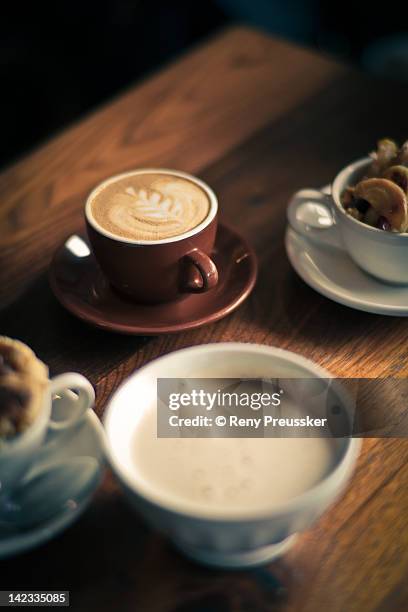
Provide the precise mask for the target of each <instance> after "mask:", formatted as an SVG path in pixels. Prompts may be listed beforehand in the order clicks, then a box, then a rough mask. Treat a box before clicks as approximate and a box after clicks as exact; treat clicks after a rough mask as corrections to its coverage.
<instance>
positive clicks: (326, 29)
mask: <svg viewBox="0 0 408 612" xmlns="http://www.w3.org/2000/svg"><path fill="white" fill-rule="evenodd" d="M401 6H402V5H398V4H397V3H394V4H392V3H388V4H387V3H384V4H383V5H377V4H376V5H374V3H373V2H370V3H368V2H365V1H362V2H347V1H343V2H339V1H336V0H333V1H332V2H330V1H327V0H326V1H324V0H321V1H317V0H208V1H204V2H201V1H199V0H198V1H194V0H190V1H189V0H175V1H166V0H150V1H148V0H116V1H114V0H100V2H98V3H95V2H90V1H87V0H82V1H80V0H70V1H67V0H58V2H54V3H53V4H51V3H48V2H47V3H45V2H27V3H21V2H18V1H17V2H7V3H6V5H5V6H2V9H1V19H0V39H1V40H0V78H1V88H0V111H1V112H0V122H1V123H0V129H1V135H2V138H1V142H2V146H1V147H0V166H5V165H8V164H9V163H11V162H12V161H14V160H15V159H16V158H18V157H19V156H21V155H22V154H24V153H25V152H27V151H29V150H30V149H31V148H33V147H35V146H36V145H37V144H39V143H40V142H41V141H43V140H45V139H46V138H48V137H50V136H51V135H52V134H54V133H55V132H56V131H58V130H60V129H61V128H62V127H64V126H65V125H67V124H68V123H70V122H72V121H74V120H75V119H76V118H78V117H80V116H81V115H83V114H84V113H86V112H87V111H89V110H90V109H93V108H94V107H96V106H97V105H99V104H101V103H103V102H104V101H105V100H107V99H109V98H110V97H112V96H113V95H115V94H116V93H117V92H118V91H120V90H122V89H123V88H125V87H127V86H129V85H130V84H131V83H133V82H136V81H138V80H140V79H141V78H142V77H144V76H145V75H146V74H148V73H149V72H151V71H153V70H155V69H156V68H158V67H159V66H161V65H163V64H164V63H166V62H168V61H169V60H171V59H172V58H174V57H175V56H177V55H178V54H180V53H181V52H182V51H183V50H185V49H186V48H188V47H189V46H191V45H193V44H194V43H196V42H198V41H199V40H200V39H202V38H203V37H205V36H209V35H211V33H212V32H215V31H216V30H217V28H221V27H223V26H224V25H227V24H228V23H233V22H241V23H247V24H252V25H255V26H257V27H260V28H263V29H264V30H267V31H269V32H271V33H274V34H277V35H279V36H281V37H283V38H287V39H289V40H293V41H295V42H298V43H299V44H302V45H306V46H310V47H312V48H315V49H317V50H320V51H324V52H326V53H330V54H332V55H335V56H338V57H340V58H341V59H342V60H346V61H349V62H354V63H356V64H359V65H360V67H362V68H363V69H364V70H368V71H371V72H374V73H379V74H382V75H386V76H392V77H393V78H397V79H401V80H404V79H406V80H408V33H407V24H408V21H407V19H406V18H407V9H403V8H401Z"/></svg>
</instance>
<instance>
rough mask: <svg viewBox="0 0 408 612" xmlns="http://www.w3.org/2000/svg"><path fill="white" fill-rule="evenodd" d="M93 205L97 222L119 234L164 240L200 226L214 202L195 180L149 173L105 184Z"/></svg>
mask: <svg viewBox="0 0 408 612" xmlns="http://www.w3.org/2000/svg"><path fill="white" fill-rule="evenodd" d="M91 207H92V215H93V217H94V218H95V221H96V222H97V223H98V224H99V225H100V226H101V227H102V228H104V229H106V230H108V231H109V232H111V233H113V234H115V235H117V236H119V237H123V238H129V239H132V240H161V239H164V238H170V237H172V236H178V235H181V234H184V233H185V232H188V231H189V230H191V229H194V228H195V227H197V225H199V224H200V223H201V222H202V221H204V219H205V218H206V217H207V216H208V213H209V210H210V201H209V198H208V196H207V194H206V192H205V191H204V190H203V189H201V187H199V186H198V185H197V184H196V183H194V182H193V181H190V180H188V179H185V178H182V177H179V176H173V175H170V174H160V173H146V174H134V175H128V176H125V177H122V178H119V179H118V180H117V181H115V182H112V183H109V184H108V185H106V186H104V187H102V188H101V189H100V190H99V191H97V193H96V194H95V196H94V198H93V200H92V205H91Z"/></svg>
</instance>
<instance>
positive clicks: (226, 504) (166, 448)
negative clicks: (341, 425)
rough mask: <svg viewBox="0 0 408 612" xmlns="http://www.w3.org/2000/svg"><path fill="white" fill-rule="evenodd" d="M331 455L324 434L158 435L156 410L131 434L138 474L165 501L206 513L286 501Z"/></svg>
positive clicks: (320, 472)
mask: <svg viewBox="0 0 408 612" xmlns="http://www.w3.org/2000/svg"><path fill="white" fill-rule="evenodd" d="M335 457H336V453H335V449H334V445H333V441H332V440H330V439H328V438H318V437H316V438H158V437H157V436H156V418H155V410H150V411H147V413H146V414H145V415H144V416H143V419H142V422H141V423H139V425H138V427H137V429H136V431H135V433H134V438H133V458H134V468H135V470H136V471H137V472H138V475H139V477H140V478H142V479H143V480H144V481H145V482H146V483H148V484H149V486H150V487H154V488H155V489H156V490H158V491H160V493H161V494H162V495H163V494H164V495H165V496H166V497H167V499H168V500H169V501H172V502H174V503H175V504H177V505H182V506H186V504H187V505H188V506H189V507H190V508H191V507H192V508H194V510H195V511H197V512H199V513H203V514H206V515H207V514H213V513H215V514H217V515H223V514H224V515H231V514H235V513H237V512H238V513H239V512H243V511H244V512H245V511H248V512H251V511H262V510H263V509H264V510H265V511H266V510H267V509H270V508H271V507H273V506H274V505H279V504H282V503H286V502H288V501H290V500H291V499H293V498H295V497H296V496H298V495H300V494H302V493H304V492H305V491H307V490H308V489H310V488H311V487H313V486H314V485H316V484H317V483H318V482H319V481H320V480H321V479H322V478H324V477H325V476H326V475H327V474H328V473H329V472H330V471H331V469H332V467H333V465H334V463H335Z"/></svg>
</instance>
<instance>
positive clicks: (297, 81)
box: [0, 28, 408, 612]
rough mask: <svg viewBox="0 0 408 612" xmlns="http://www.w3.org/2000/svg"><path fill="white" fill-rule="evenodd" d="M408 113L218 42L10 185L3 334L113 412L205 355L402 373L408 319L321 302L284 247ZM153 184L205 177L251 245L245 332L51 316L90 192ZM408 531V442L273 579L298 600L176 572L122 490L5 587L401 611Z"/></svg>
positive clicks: (113, 105)
mask: <svg viewBox="0 0 408 612" xmlns="http://www.w3.org/2000/svg"><path fill="white" fill-rule="evenodd" d="M407 108H408V91H407V89H406V88H403V87H402V86H398V85H395V84H391V83H381V82H378V81H373V80H370V79H369V78H367V77H365V76H363V75H362V74H358V73H357V72H354V71H352V70H350V69H348V68H345V67H342V66H339V65H337V64H335V63H333V62H332V61H329V60H328V59H324V58H323V57H320V56H318V55H315V54H313V53H311V52H309V51H306V50H303V49H299V48H296V47H294V46H292V45H289V44H286V43H282V42H279V41H277V40H273V39H271V38H268V37H267V36H265V35H263V34H260V33H257V32H254V31H251V30H247V29H243V28H233V29H230V30H227V31H225V32H223V33H221V34H219V35H217V36H216V37H215V38H214V39H213V40H210V41H208V42H207V43H205V44H203V45H202V46H200V47H199V48H197V49H195V50H193V51H192V52H190V53H189V54H187V56H185V57H184V58H181V60H179V61H178V62H176V63H175V64H173V65H171V66H169V67H168V68H166V69H165V70H163V71H162V72H160V73H159V74H158V75H157V76H154V77H153V78H150V79H148V80H147V81H145V82H144V83H141V84H139V85H138V86H136V87H134V88H131V89H130V90H129V91H128V92H125V93H124V94H123V95H121V96H119V97H118V98H117V99H115V100H113V101H112V102H110V103H108V104H107V105H106V106H104V107H103V108H101V109H100V110H98V111H97V112H95V113H93V114H92V115H90V116H89V117H87V118H85V119H84V120H81V121H80V122H79V123H77V124H75V125H73V126H71V127H70V128H69V129H68V130H66V131H65V132H63V133H62V134H61V135H59V136H57V137H56V138H54V139H52V140H51V141H50V142H49V143H47V144H46V145H45V146H43V147H42V148H41V149H39V150H38V151H35V152H34V153H32V154H31V155H29V156H28V157H26V158H25V159H23V160H22V161H21V162H20V163H18V164H16V165H14V166H13V167H11V168H9V169H7V170H5V171H4V172H3V173H2V175H1V176H0V194H1V208H0V236H1V241H0V275H1V278H0V300H1V303H2V304H3V306H4V309H3V312H2V314H1V317H0V332H1V333H5V334H8V335H10V336H14V337H18V338H21V339H22V340H24V341H26V342H27V343H28V344H29V345H31V346H32V347H33V348H34V349H35V350H36V351H37V353H38V354H39V355H40V356H41V358H43V359H44V360H45V361H46V362H47V363H48V364H49V365H50V368H51V371H52V373H53V374H56V373H59V372H63V371H67V370H77V371H80V372H82V373H83V374H84V375H86V376H88V377H89V378H90V380H91V381H92V382H93V384H94V385H95V387H96V392H97V405H96V410H97V412H98V414H101V413H102V412H103V407H104V405H105V403H106V401H107V399H108V397H109V396H110V394H111V393H112V391H113V390H114V389H115V388H116V387H117V385H118V384H119V383H120V382H121V381H122V380H123V379H124V377H125V376H127V375H128V374H129V373H131V372H133V371H134V370H135V369H137V368H139V367H140V366H141V365H142V364H144V363H145V362H147V361H149V360H151V359H153V358H155V357H157V356H158V355H161V354H163V353H168V352H169V351H173V350H175V349H178V348H181V347H185V346H189V345H193V344H200V343H205V342H218V341H230V340H239V341H244V342H259V343H264V344H268V345H275V346H280V347H284V348H287V349H290V350H293V351H296V352H298V353H301V354H302V355H305V356H306V357H309V358H310V359H313V360H314V361H316V362H317V363H319V364H321V365H322V366H324V367H326V368H328V369H329V370H331V371H332V372H333V373H335V374H337V375H339V376H346V377H349V376H367V377H381V376H386V375H398V376H404V375H407V373H408V321H406V320H405V319H402V318H401V319H399V318H390V317H389V318H387V317H383V316H375V315H370V314H366V313H363V312H357V311H353V310H351V309H348V308H345V307H343V306H340V305H338V304H335V303H332V302H330V301H329V300H327V299H325V298H323V297H321V296H320V295H318V294H316V293H315V292H314V291H312V290H311V289H309V287H307V286H306V285H305V284H304V283H303V282H302V281H301V280H300V279H299V278H298V277H297V276H296V274H295V273H294V272H293V271H292V270H291V268H290V265H289V263H288V260H287V258H286V255H285V251H284V246H283V236H284V229H285V223H286V221H285V207H286V203H287V201H288V198H289V196H290V194H291V193H292V192H293V191H294V190H296V189H298V188H300V187H302V186H319V185H321V184H324V183H326V182H328V181H329V180H330V179H331V178H332V177H333V176H334V174H335V173H336V171H337V170H338V169H339V168H340V167H342V166H343V165H344V164H345V163H347V162H348V161H350V160H352V159H355V158H357V157H359V156H362V155H364V154H365V153H366V152H367V151H369V150H370V149H371V148H372V147H373V145H374V143H375V141H376V139H377V137H379V136H382V135H390V136H393V137H395V138H397V139H399V140H402V139H404V138H406V137H408V112H407ZM27 112H29V105H28V107H27ZM32 120H33V121H35V117H33V118H32ZM138 166H164V167H173V168H179V169H182V170H186V171H188V172H192V173H195V174H198V175H199V176H200V177H202V178H203V179H204V180H206V181H207V182H209V184H210V185H212V186H213V188H214V189H215V190H216V192H217V193H218V195H219V199H220V202H221V207H222V213H223V216H224V218H225V219H226V220H229V221H230V222H232V223H233V224H234V225H235V226H236V227H237V228H240V229H241V231H242V232H243V233H244V234H245V235H246V236H247V238H248V239H249V240H250V241H251V242H252V244H253V245H254V247H255V249H256V252H257V254H258V257H259V263H260V274H259V279H258V283H257V286H256V288H255V291H254V292H253V294H252V295H251V297H250V299H249V300H248V301H247V302H246V303H245V305H243V306H242V307H241V308H239V310H238V311H237V312H235V313H234V314H233V315H231V316H229V317H228V318H226V319H224V320H222V321H220V322H218V323H217V324H214V325H210V326H208V327H204V328H202V329H199V330H196V331H191V332H188V333H183V334H178V335H171V336H162V337H157V338H150V339H149V338H137V337H125V336H119V335H114V334H110V333H104V332H102V331H98V330H94V329H92V328H89V327H87V326H86V325H85V324H83V323H81V322H80V321H78V320H76V319H75V318H73V317H72V316H71V315H69V314H68V313H67V312H65V311H64V310H63V309H62V308H61V307H60V306H59V304H58V303H57V302H56V300H55V299H54V297H53V295H52V294H51V291H50V289H49V286H48V282H47V266H48V264H49V261H50V257H51V255H52V253H53V251H54V249H55V248H56V247H57V245H58V244H59V243H61V241H62V240H63V239H64V238H65V237H66V236H67V235H68V234H70V233H72V232H75V231H77V230H78V229H80V228H81V227H82V225H83V220H82V207H83V202H84V197H85V195H86V193H87V192H88V191H89V190H90V188H91V187H92V186H93V185H95V184H96V183H97V182H98V181H100V180H101V179H103V178H104V177H106V176H109V175H111V174H114V173H117V172H119V171H124V170H127V169H131V168H135V167H138ZM407 516H408V443H407V441H406V440H396V439H390V440H375V439H372V440H371V439H370V440H366V441H365V444H364V452H363V454H362V456H361V458H360V461H359V464H358V468H357V471H356V474H355V476H354V478H353V481H352V483H351V486H350V487H349V488H348V490H347V493H346V494H345V496H344V497H343V498H342V500H341V502H340V503H338V504H336V505H335V506H334V507H333V508H331V509H330V511H328V512H327V513H326V514H325V515H324V516H323V518H322V519H321V520H320V521H319V522H318V523H317V524H316V525H315V526H314V528H313V529H312V530H310V531H309V532H308V533H306V534H304V535H302V537H301V538H299V541H298V543H297V545H296V546H295V547H294V548H293V549H292V550H291V551H290V552H289V554H288V555H287V556H286V557H285V558H283V559H282V560H279V561H278V562H275V563H273V564H271V565H270V566H269V567H268V568H267V570H268V572H271V573H273V575H274V576H276V577H277V578H278V579H279V580H280V581H281V582H282V584H283V585H284V589H283V592H279V593H275V591H274V589H273V588H271V584H270V583H269V582H268V581H266V583H265V584H264V582H263V581H262V580H261V581H260V580H259V576H257V575H253V574H252V573H251V572H215V571H210V570H205V569H203V568H200V567H199V566H196V565H193V564H191V563H189V562H188V561H187V560H185V559H184V558H182V557H181V556H179V555H178V554H177V553H176V552H174V551H173V549H172V548H171V546H170V545H169V544H168V543H167V541H165V540H164V539H163V538H162V537H160V536H159V535H157V534H156V533H153V532H150V531H149V530H148V529H147V528H146V527H145V526H144V524H143V523H142V522H140V521H139V519H138V517H137V516H136V515H134V514H133V513H132V512H131V511H130V510H129V509H128V507H127V506H126V504H125V503H124V502H123V500H122V496H121V494H120V492H119V490H118V488H117V485H116V484H115V482H114V481H113V479H112V477H111V476H110V475H109V474H108V475H107V477H106V479H105V482H104V486H103V487H102V488H101V489H100V490H99V492H98V493H97V495H96V498H95V501H94V503H93V504H92V505H91V507H90V508H89V510H88V511H87V512H86V513H85V515H84V516H83V517H82V518H81V519H80V520H79V521H78V523H77V524H76V525H74V526H73V527H71V528H70V529H68V530H67V531H66V532H65V533H64V534H62V535H61V536H60V537H58V538H57V539H55V540H54V541H53V542H51V543H49V544H47V545H45V546H43V547H41V548H39V549H38V550H35V551H33V552H31V553H29V554H25V555H23V556H20V557H17V558H15V559H11V560H7V561H5V562H2V563H0V582H1V585H0V586H1V588H2V589H6V588H7V589H10V588H18V587H20V588H25V589H41V588H48V589H70V590H71V601H72V604H71V607H72V608H73V609H75V610H80V611H87V612H89V611H90V610H98V611H100V612H103V611H105V610H106V611H108V610H125V611H131V610H132V611H133V610H134V611H136V610H137V611H139V610H140V611H143V612H145V611H149V612H150V611H152V612H156V611H160V612H173V611H176V610H177V611H178V612H187V611H190V610H194V611H197V612H199V611H200V612H203V611H211V612H217V611H226V610H234V611H235V612H238V611H243V612H249V611H250V610H275V609H277V610H282V611H283V610H284V611H287V612H289V611H296V612H300V611H301V612H306V611H307V612H317V611H320V610H325V611H326V610H330V612H336V611H339V612H340V611H341V612H344V611H347V612H350V611H354V610H357V611H364V612H369V611H371V610H376V612H384V611H386V610H387V611H388V610H390V611H396V610H402V609H407V607H408V580H407V569H408V529H407Z"/></svg>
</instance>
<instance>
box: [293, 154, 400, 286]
mask: <svg viewBox="0 0 408 612" xmlns="http://www.w3.org/2000/svg"><path fill="white" fill-rule="evenodd" d="M371 161H372V160H371V158H369V157H366V158H364V159H360V160H358V161H356V162H354V163H352V164H350V165H349V166H347V167H346V168H344V169H343V170H341V172H339V174H338V175H337V176H336V178H335V179H334V181H333V184H332V188H331V194H330V195H329V194H327V193H326V192H324V191H319V190H316V189H302V190H301V191H298V192H297V193H296V194H295V195H294V196H293V198H292V199H291V201H290V203H289V207H288V220H289V224H290V225H291V227H292V228H293V229H294V230H295V231H297V232H299V233H300V234H302V235H304V236H306V237H307V238H309V239H310V240H313V241H315V242H317V243H319V244H324V245H328V246H332V247H335V248H338V249H340V250H345V251H347V253H348V254H349V255H350V257H351V258H352V259H353V260H354V261H355V263H356V264H357V265H358V266H359V267H360V268H362V269H363V270H364V271H365V272H368V273H369V274H371V275H372V276H375V277H376V278H378V279H379V280H381V281H385V282H387V283H394V284H408V266H407V257H408V233H404V234H398V233H395V232H387V231H383V230H380V229H377V228H375V227H371V226H370V225H367V224H365V223H362V222H361V221H358V220H357V219H354V217H351V216H350V215H348V214H347V213H346V211H345V210H344V208H343V206H342V203H341V195H342V193H343V192H344V190H345V189H346V187H349V186H353V185H355V184H356V183H357V182H358V181H359V180H360V179H361V178H362V177H363V176H364V174H365V173H366V171H367V168H368V166H369V164H370V163H371Z"/></svg>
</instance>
